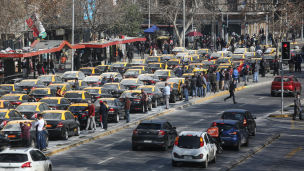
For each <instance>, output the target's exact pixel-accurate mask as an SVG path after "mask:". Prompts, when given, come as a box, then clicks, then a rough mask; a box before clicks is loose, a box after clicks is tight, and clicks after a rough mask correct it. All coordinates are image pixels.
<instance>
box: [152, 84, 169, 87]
mask: <svg viewBox="0 0 304 171" xmlns="http://www.w3.org/2000/svg"><path fill="white" fill-rule="evenodd" d="M156 86H157V87H159V88H165V84H156ZM168 86H169V87H170V88H171V84H168Z"/></svg>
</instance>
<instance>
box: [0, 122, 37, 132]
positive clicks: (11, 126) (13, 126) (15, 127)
mask: <svg viewBox="0 0 304 171" xmlns="http://www.w3.org/2000/svg"><path fill="white" fill-rule="evenodd" d="M32 124H33V123H32ZM1 131H21V128H20V124H19V123H18V124H7V125H6V126H5V127H4V128H3V129H2V130H1Z"/></svg>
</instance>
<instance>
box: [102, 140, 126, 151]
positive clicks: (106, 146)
mask: <svg viewBox="0 0 304 171" xmlns="http://www.w3.org/2000/svg"><path fill="white" fill-rule="evenodd" d="M125 140H126V139H122V140H120V141H117V142H114V143H113V144H108V145H105V146H102V147H99V148H98V149H104V148H108V147H110V146H113V145H115V144H118V143H122V142H123V141H125Z"/></svg>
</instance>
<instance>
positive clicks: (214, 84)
mask: <svg viewBox="0 0 304 171" xmlns="http://www.w3.org/2000/svg"><path fill="white" fill-rule="evenodd" d="M211 86H212V89H211V91H213V93H214V94H215V92H216V73H215V71H213V73H212V76H211Z"/></svg>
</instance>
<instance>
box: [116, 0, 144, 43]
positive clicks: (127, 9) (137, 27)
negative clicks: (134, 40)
mask: <svg viewBox="0 0 304 171" xmlns="http://www.w3.org/2000/svg"><path fill="white" fill-rule="evenodd" d="M121 11H122V13H124V15H123V19H122V22H120V23H118V24H116V28H117V30H118V32H119V33H122V34H123V35H127V36H129V37H138V36H139V34H142V33H143V30H142V29H141V24H142V22H143V21H144V19H143V17H142V14H141V12H140V9H139V5H137V4H133V3H126V4H125V5H123V6H122V10H121Z"/></svg>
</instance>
